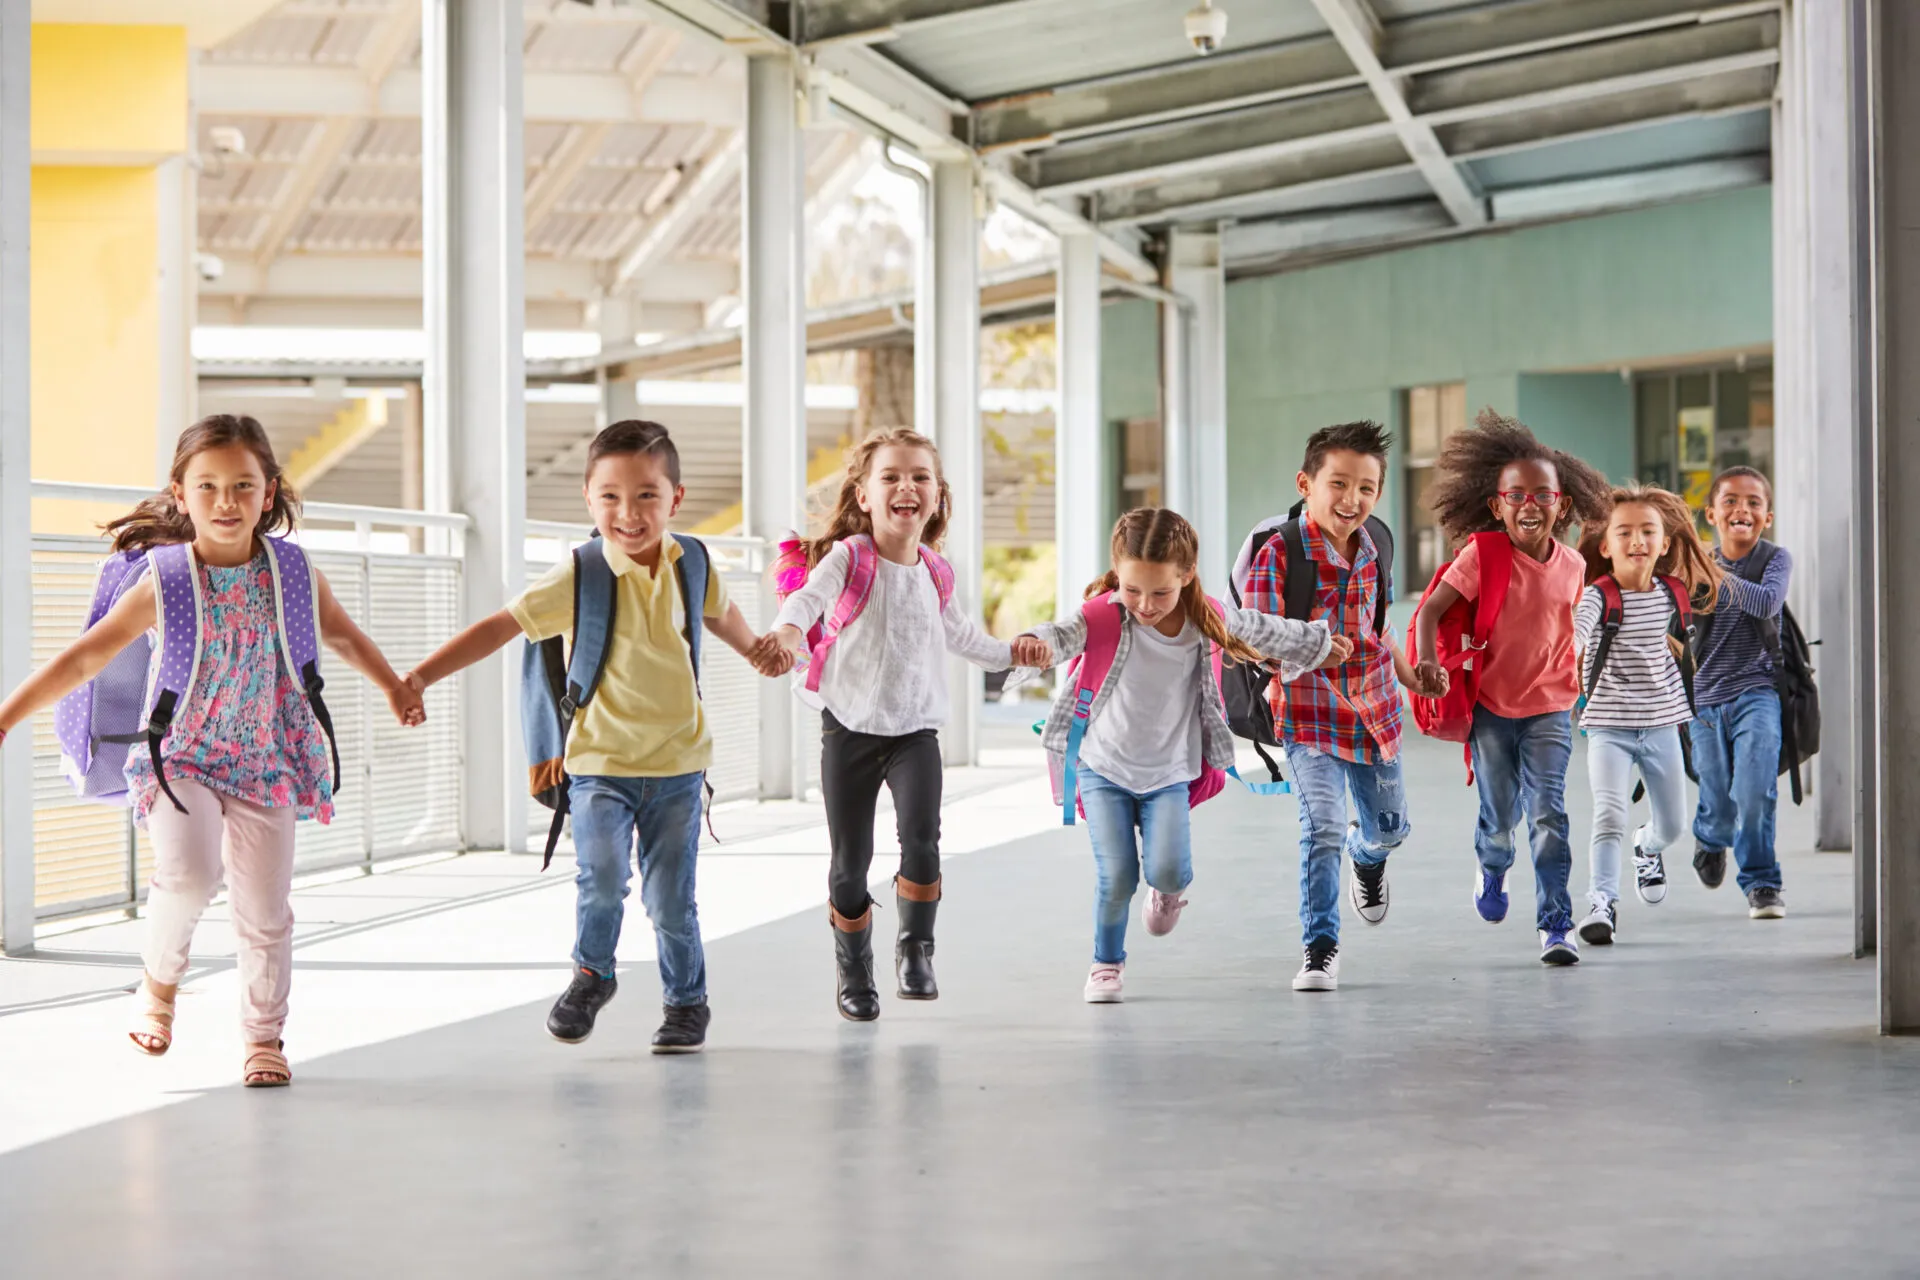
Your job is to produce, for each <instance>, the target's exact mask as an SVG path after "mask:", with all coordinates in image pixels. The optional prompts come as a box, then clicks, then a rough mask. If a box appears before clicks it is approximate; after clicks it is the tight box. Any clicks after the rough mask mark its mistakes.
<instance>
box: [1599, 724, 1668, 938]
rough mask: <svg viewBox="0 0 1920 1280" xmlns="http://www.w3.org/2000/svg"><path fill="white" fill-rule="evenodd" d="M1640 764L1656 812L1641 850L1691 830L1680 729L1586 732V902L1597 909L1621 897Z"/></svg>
mask: <svg viewBox="0 0 1920 1280" xmlns="http://www.w3.org/2000/svg"><path fill="white" fill-rule="evenodd" d="M1636 765H1637V766H1639V769H1640V776H1641V777H1642V778H1644V779H1646V783H1647V804H1648V807H1649V808H1651V809H1652V810H1653V821H1652V822H1650V823H1649V824H1647V829H1646V833H1645V834H1644V835H1643V836H1642V837H1641V840H1640V847H1641V848H1643V849H1645V850H1646V851H1647V852H1648V853H1658V852H1661V851H1662V850H1664V849H1666V848H1667V846H1669V845H1671V844H1672V843H1673V842H1674V841H1675V840H1678V839H1679V838H1680V837H1681V835H1682V834H1684V833H1685V831H1686V829H1687V768H1686V763H1685V761H1684V759H1683V758H1682V756H1681V754H1680V730H1679V729H1678V728H1676V727H1675V726H1673V725H1668V726H1667V727H1666V728H1664V729H1589V730H1587V782H1588V785H1590V786H1591V787H1592V788H1593V844H1592V845H1591V846H1589V848H1588V854H1587V858H1588V863H1587V865H1588V877H1589V878H1588V881H1587V898H1588V900H1589V901H1591V902H1593V903H1595V904H1596V905H1597V904H1599V903H1603V902H1611V901H1613V900H1614V899H1616V898H1618V897H1619V896H1620V850H1621V847H1622V845H1624V844H1625V843H1626V840H1627V836H1628V831H1629V828H1630V827H1631V825H1632V821H1633V819H1632V814H1633V770H1634V767H1635V766H1636Z"/></svg>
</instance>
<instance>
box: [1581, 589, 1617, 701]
mask: <svg viewBox="0 0 1920 1280" xmlns="http://www.w3.org/2000/svg"><path fill="white" fill-rule="evenodd" d="M1590 585H1592V586H1593V587H1594V588H1596V589H1597V590H1598V591H1599V592H1600V643H1599V645H1598V646H1597V647H1596V648H1595V649H1594V651H1593V664H1592V666H1590V667H1589V668H1588V670H1587V688H1586V692H1585V693H1584V694H1582V695H1581V696H1582V697H1584V698H1586V699H1588V700H1589V701H1591V700H1592V698H1593V691H1594V689H1596V688H1597V687H1598V686H1599V684H1600V673H1601V672H1602V671H1604V670H1606V667H1607V655H1609V654H1610V653H1612V652H1613V638H1614V637H1615V636H1617V635H1619V634H1620V623H1621V620H1622V619H1623V618H1624V617H1625V616H1626V606H1625V604H1624V603H1623V602H1622V601H1621V599H1620V584H1619V582H1617V581H1615V580H1614V576H1613V575H1612V574H1610V573H1603V574H1601V575H1600V576H1599V577H1597V578H1595V579H1594V580H1593V582H1592V583H1591V584H1590Z"/></svg>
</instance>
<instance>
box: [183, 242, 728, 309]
mask: <svg viewBox="0 0 1920 1280" xmlns="http://www.w3.org/2000/svg"><path fill="white" fill-rule="evenodd" d="M636 288H637V292H638V297H639V298H640V300H641V301H642V302H643V303H644V302H649V301H657V302H689V301H701V300H705V299H708V298H713V297H717V296H719V295H721V294H725V293H732V292H734V291H735V290H737V289H738V288H739V268H738V267H737V266H736V265H735V264H734V263H732V262H714V261H701V260H692V259H680V260H677V261H669V262H661V263H659V264H657V265H656V266H655V267H654V268H653V269H652V270H650V271H649V272H648V273H647V274H646V276H645V277H644V278H643V279H641V280H639V281H637V282H636ZM526 291H527V298H528V300H529V301H534V300H544V301H551V302H590V301H593V300H594V299H595V298H598V297H599V296H601V288H600V273H599V267H598V264H596V263H593V262H588V261H584V260H580V259H553V258H529V259H528V260H527V273H526ZM200 295H201V296H202V297H205V298H231V297H244V298H252V299H269V298H305V299H322V298H339V299H364V300H369V301H372V300H378V299H409V300H411V299H417V298H419V297H420V296H421V277H420V259H419V258H418V257H416V256H410V255H403V254H369V255H353V254H322V253H313V254H307V253H295V254H286V255H283V256H281V257H280V258H278V259H276V260H275V261H274V262H272V263H271V264H267V265H264V266H263V265H261V264H260V263H258V262H248V261H241V262H229V263H228V264H227V268H226V270H225V271H224V272H223V273H222V274H221V276H220V278H219V279H218V280H207V281H203V282H202V283H201V286H200Z"/></svg>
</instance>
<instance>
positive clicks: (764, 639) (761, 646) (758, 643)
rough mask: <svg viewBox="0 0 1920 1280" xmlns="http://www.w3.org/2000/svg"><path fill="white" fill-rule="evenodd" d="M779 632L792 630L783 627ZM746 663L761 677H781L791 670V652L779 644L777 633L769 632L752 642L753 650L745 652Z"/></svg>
mask: <svg viewBox="0 0 1920 1280" xmlns="http://www.w3.org/2000/svg"><path fill="white" fill-rule="evenodd" d="M781 630H783V631H784V630H792V628H790V627H783V628H781ZM747 661H748V662H751V663H752V664H753V669H754V670H755V671H757V672H759V673H760V674H761V675H763V676H768V677H773V676H783V675H785V674H787V672H789V671H791V670H793V650H791V649H789V648H787V647H786V646H785V645H784V644H782V643H781V642H780V636H779V633H778V632H774V631H769V632H768V633H767V634H766V635H763V636H761V637H760V638H759V639H758V640H755V641H754V642H753V648H751V649H749V650H748V651H747Z"/></svg>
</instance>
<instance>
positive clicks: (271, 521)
mask: <svg viewBox="0 0 1920 1280" xmlns="http://www.w3.org/2000/svg"><path fill="white" fill-rule="evenodd" d="M234 444H238V445H245V446H246V447H247V448H249V449H251V450H252V451H253V456H254V457H255V458H256V459H258V460H259V463H260V470H261V473H262V474H264V475H265V476H266V478H267V481H268V482H269V483H271V484H273V486H274V491H273V500H272V501H271V502H269V503H268V504H267V506H266V509H265V510H263V511H262V512H261V513H260V523H259V524H258V525H256V526H254V530H253V532H254V536H255V537H261V536H264V535H266V534H269V533H278V532H279V531H280V530H282V529H287V530H291V529H292V528H293V526H294V522H295V521H296V520H298V519H299V517H300V495H299V494H297V493H295V492H294V491H293V486H292V485H290V484H288V483H287V478H286V476H285V475H284V474H283V473H282V472H281V470H280V463H279V461H278V460H277V459H275V458H274V456H273V442H272V441H270V440H268V439H267V431H266V428H265V427H262V426H261V425H260V424H259V422H257V421H256V420H254V419H253V418H249V417H245V416H243V415H239V414H231V413H216V414H213V415H212V416H211V417H206V418H202V419H200V421H198V422H196V423H194V424H193V425H192V426H190V427H188V428H187V429H186V430H185V431H182V432H181V433H180V439H179V441H178V442H177V443H176V444H175V445H174V446H173V466H172V467H171V468H169V469H168V471H167V477H168V479H169V480H171V481H172V482H173V483H174V484H185V483H186V482H187V479H186V477H187V464H188V463H190V462H192V461H193V459H194V458H195V456H197V455H199V454H202V453H205V452H206V451H207V450H209V449H224V448H226V447H227V446H228V445H234ZM101 529H102V530H104V531H105V532H106V533H108V534H111V535H112V537H113V549H114V550H115V551H145V550H146V549H147V548H148V547H156V546H160V545H162V544H163V543H170V542H192V541H193V521H192V519H190V518H189V517H188V515H187V513H186V512H185V511H183V510H181V508H180V506H179V505H178V504H177V503H175V502H174V500H173V493H172V492H171V491H170V490H163V491H161V492H160V493H156V494H155V495H154V496H153V497H151V498H148V499H146V500H145V501H143V502H142V503H141V504H140V505H139V506H137V507H135V508H134V509H133V510H131V511H129V512H127V514H125V515H123V516H121V517H120V518H119V519H117V520H109V521H108V522H107V523H106V524H104V525H102V526H101Z"/></svg>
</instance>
